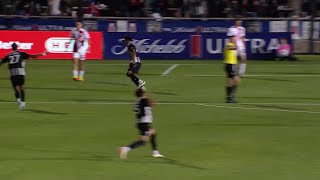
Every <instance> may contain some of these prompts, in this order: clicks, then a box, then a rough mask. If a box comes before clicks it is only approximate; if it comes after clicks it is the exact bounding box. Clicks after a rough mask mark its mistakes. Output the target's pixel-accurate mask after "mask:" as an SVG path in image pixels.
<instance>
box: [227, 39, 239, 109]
mask: <svg viewBox="0 0 320 180" xmlns="http://www.w3.org/2000/svg"><path fill="white" fill-rule="evenodd" d="M224 63H225V71H226V73H227V77H228V80H227V87H226V94H227V98H226V102H227V103H235V102H236V100H235V96H234V94H235V91H236V88H237V86H238V85H239V83H240V77H239V75H238V68H237V66H238V62H237V46H236V42H235V37H234V36H230V37H229V42H228V43H227V44H226V46H225V49H224Z"/></svg>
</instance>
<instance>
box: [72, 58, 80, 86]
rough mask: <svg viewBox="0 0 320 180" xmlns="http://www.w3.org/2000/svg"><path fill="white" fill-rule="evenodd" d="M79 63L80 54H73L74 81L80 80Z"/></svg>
mask: <svg viewBox="0 0 320 180" xmlns="http://www.w3.org/2000/svg"><path fill="white" fill-rule="evenodd" d="M79 61H80V54H79V53H78V52H75V53H74V54H73V65H72V73H73V78H72V79H73V80H75V81H78V80H79Z"/></svg>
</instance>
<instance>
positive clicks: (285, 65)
mask: <svg viewBox="0 0 320 180" xmlns="http://www.w3.org/2000/svg"><path fill="white" fill-rule="evenodd" d="M102 62H104V61H102ZM28 64H29V65H48V66H53V65H54V66H71V65H70V64H63V63H62V64H59V63H48V62H46V63H40V62H28ZM128 64H129V63H117V64H108V62H106V63H99V64H98V63H97V64H90V63H86V66H128ZM169 65H173V64H169V63H167V64H166V63H156V64H153V63H152V64H148V63H143V66H169ZM179 65H181V66H220V65H221V64H192V63H190V64H183V63H182V64H179ZM314 65H319V64H299V65H298V64H278V65H274V64H250V66H265V67H279V66H284V67H297V66H314Z"/></svg>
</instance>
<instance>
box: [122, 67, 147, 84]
mask: <svg viewBox="0 0 320 180" xmlns="http://www.w3.org/2000/svg"><path fill="white" fill-rule="evenodd" d="M140 67H141V64H140V63H136V64H133V63H130V64H129V68H128V72H127V76H128V77H130V78H131V81H132V82H133V83H134V84H135V85H136V86H138V87H142V86H143V85H145V84H146V82H145V81H143V80H141V79H139V78H138V77H137V76H136V73H138V72H139V70H140Z"/></svg>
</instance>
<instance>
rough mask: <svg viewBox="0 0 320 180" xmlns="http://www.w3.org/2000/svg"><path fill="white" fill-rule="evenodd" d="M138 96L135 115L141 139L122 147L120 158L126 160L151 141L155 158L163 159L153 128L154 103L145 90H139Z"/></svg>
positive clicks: (137, 91)
mask: <svg viewBox="0 0 320 180" xmlns="http://www.w3.org/2000/svg"><path fill="white" fill-rule="evenodd" d="M136 96H137V98H138V100H137V103H136V104H135V113H136V118H137V124H136V125H137V128H138V130H139V131H140V137H139V139H138V140H137V141H135V142H133V143H132V144H130V145H128V146H125V147H120V158H121V159H126V158H127V155H128V152H129V151H131V150H133V149H135V148H138V147H140V146H143V145H144V144H145V142H146V141H148V140H149V139H150V142H151V146H152V150H153V151H152V156H153V157H163V156H162V155H161V154H160V152H159V151H158V148H157V142H156V130H155V129H153V128H152V127H151V124H152V121H153V116H152V102H151V100H150V99H149V98H148V97H147V96H146V92H145V89H144V88H138V89H137V90H136Z"/></svg>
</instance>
